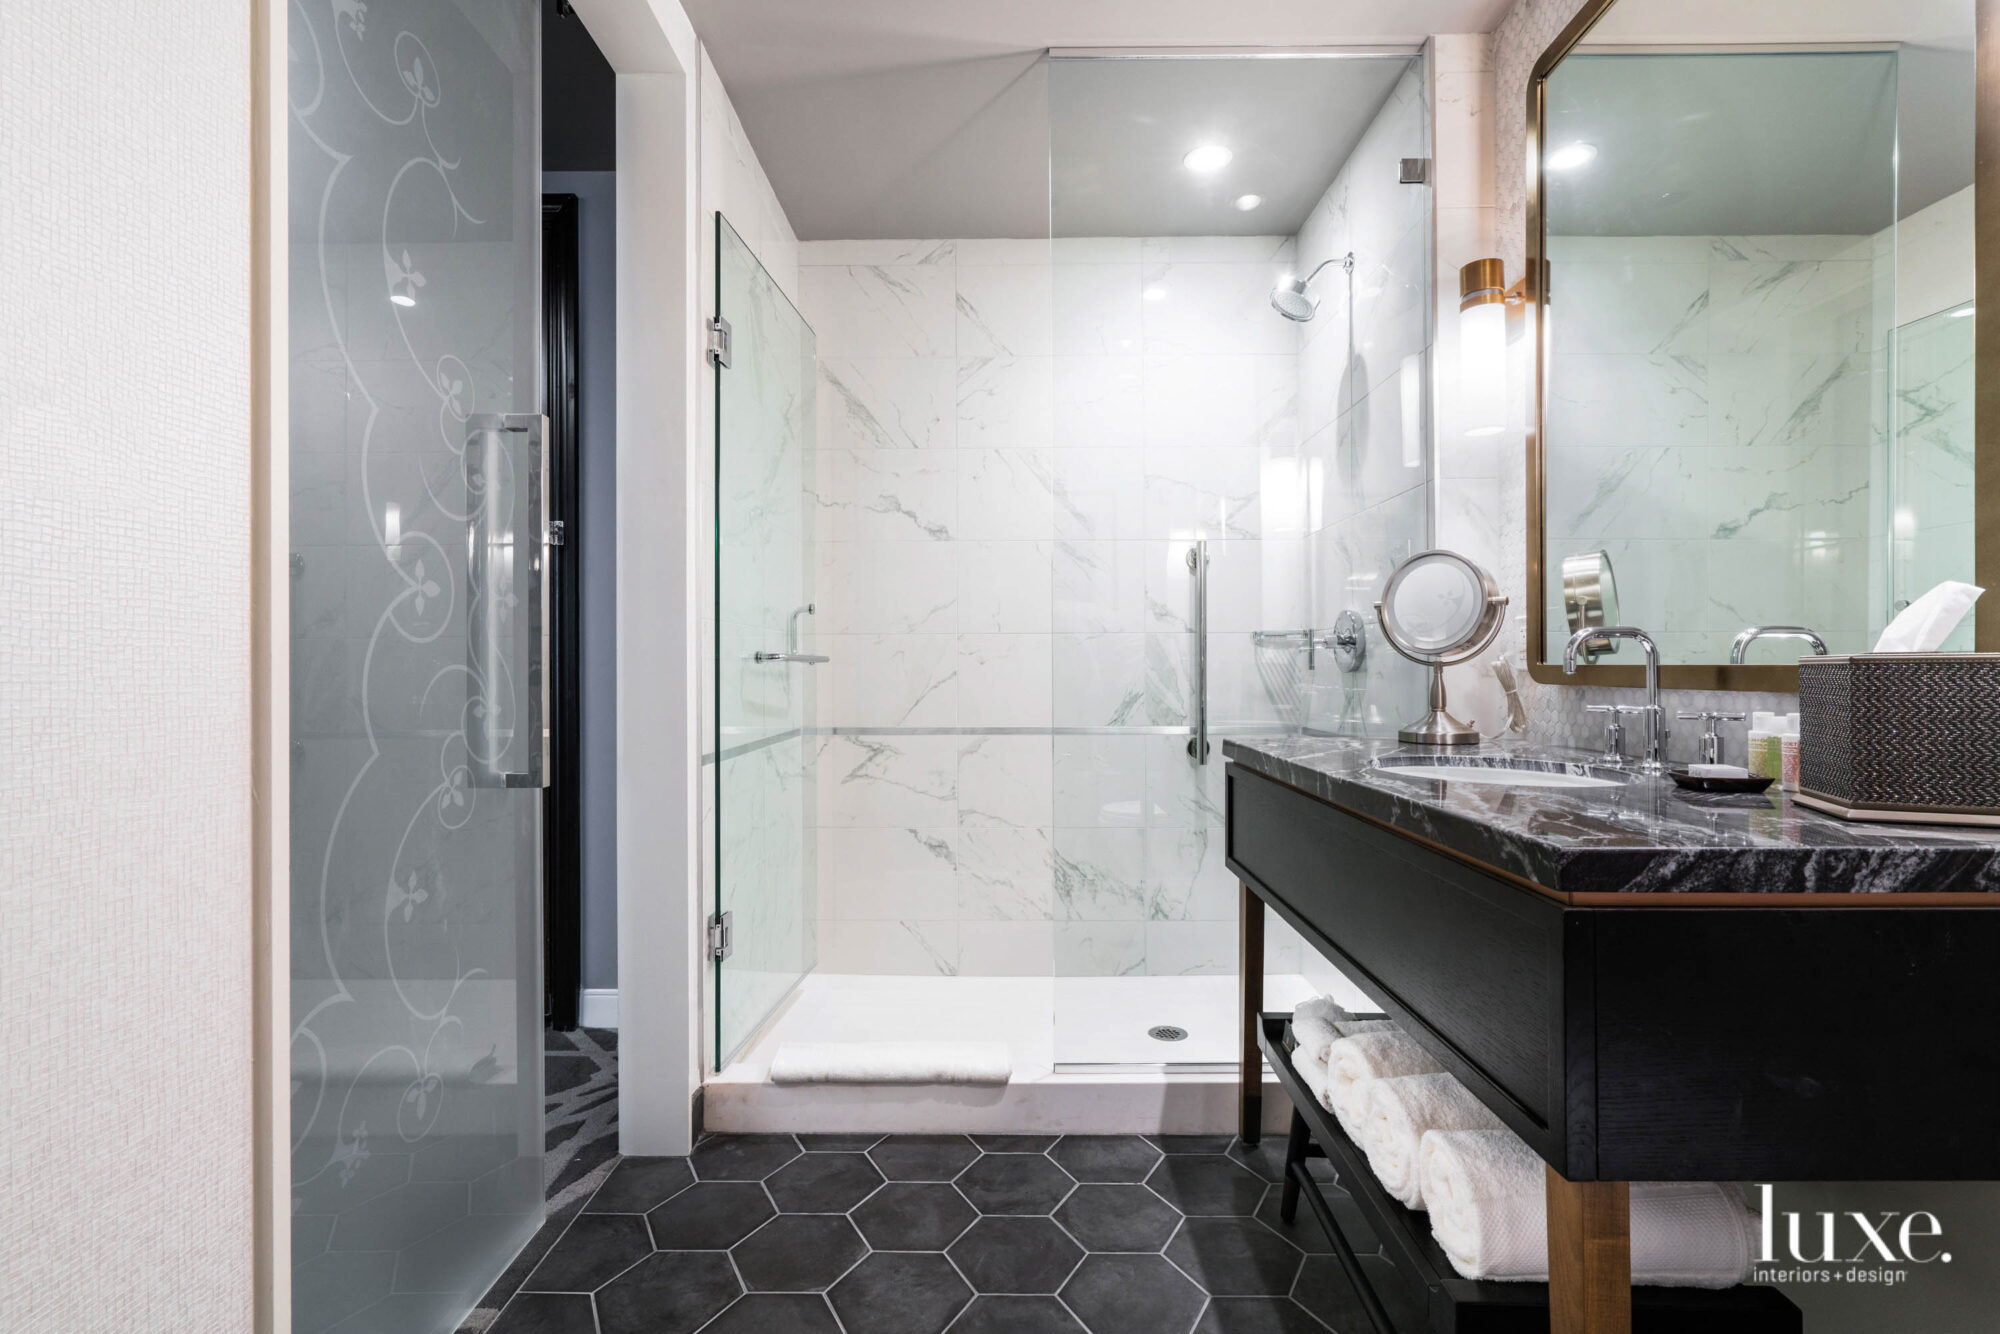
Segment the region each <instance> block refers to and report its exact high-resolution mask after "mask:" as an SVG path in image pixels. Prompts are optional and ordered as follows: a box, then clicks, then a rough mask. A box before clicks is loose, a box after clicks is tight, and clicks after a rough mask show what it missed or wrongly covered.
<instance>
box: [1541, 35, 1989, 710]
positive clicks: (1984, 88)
mask: <svg viewBox="0 0 2000 1334" xmlns="http://www.w3.org/2000/svg"><path fill="white" fill-rule="evenodd" d="M1617 2H1618V0H1584V3H1583V5H1582V6H1581V7H1579V8H1578V10H1577V12H1576V16H1575V17H1574V18H1572V19H1571V20H1570V21H1569V24H1568V26H1566V27H1565V28H1564V29H1563V30H1562V32H1561V33H1560V34H1558V35H1557V37H1556V39H1555V41H1554V42H1552V43H1550V44H1549V47H1548V49H1547V50H1545V51H1543V52H1542V54H1541V56H1540V57H1539V58H1538V59H1537V60H1536V61H1535V65H1534V68H1533V70H1532V71H1531V72H1530V74H1529V76H1528V117H1527V124H1526V127H1525V129H1526V140H1527V142H1526V156H1525V164H1526V167H1527V173H1528V180H1527V199H1526V205H1527V227H1526V238H1525V239H1526V242H1527V294H1528V298H1529V299H1528V301H1527V303H1526V307H1527V310H1528V311H1529V312H1532V314H1531V316H1530V321H1531V322H1530V323H1529V326H1528V336H1529V337H1531V338H1532V339H1533V340H1534V352H1535V379H1534V389H1533V392H1534V399H1533V403H1532V405H1531V406H1532V412H1531V413H1530V417H1529V421H1528V430H1527V441H1526V443H1527V485H1526V493H1527V494H1526V500H1527V506H1526V510H1527V522H1526V525H1525V527H1526V528H1527V544H1528V552H1527V555H1528V562H1527V584H1528V587H1527V589H1526V593H1527V641H1528V642H1527V650H1528V675H1529V676H1530V677H1531V678H1532V679H1533V680H1536V681H1539V682H1541V683H1543V684H1544V685H1569V686H1627V687H1637V686H1642V685H1644V684H1645V675H1646V673H1645V668H1643V667H1641V666H1639V665H1638V664H1636V663H1635V664H1633V665H1632V666H1629V667H1610V666H1581V665H1579V666H1578V667H1577V669H1576V672H1575V673H1574V674H1570V673H1567V672H1564V671H1563V669H1562V664H1561V663H1559V662H1550V661H1549V660H1548V642H1547V638H1548V624H1547V623H1548V596H1547V588H1546V584H1545V580H1546V577H1547V571H1546V570H1545V569H1544V568H1543V552H1542V546H1543V541H1542V539H1543V533H1542V525H1543V522H1544V519H1545V517H1546V516H1545V514H1544V512H1543V510H1544V506H1543V485H1544V482H1545V481H1546V473H1545V469H1544V466H1543V458H1542V437H1543V435H1544V433H1545V427H1544V423H1543V409H1544V406H1545V403H1546V398H1547V393H1548V366H1547V364H1546V361H1547V355H1548V348H1547V347H1545V346H1544V345H1543V341H1542V334H1541V328H1542V324H1541V312H1542V301H1543V298H1544V296H1545V294H1546V293H1547V291H1548V283H1547V282H1546V276H1547V270H1546V269H1545V267H1544V265H1545V263H1546V253H1547V239H1548V238H1547V235H1546V231H1545V228H1546V220H1545V219H1544V217H1543V209H1542V186H1543V181H1542V169H1541V151H1540V149H1541V138H1542V129H1543V124H1544V119H1545V117H1546V114H1547V102H1548V98H1547V91H1548V90H1547V84H1548V77H1549V75H1550V74H1551V73H1553V72H1554V70H1555V68H1556V66H1557V65H1559V64H1561V63H1562V61H1563V58H1564V57H1566V56H1568V55H1569V54H1570V52H1572V51H1573V50H1575V49H1576V47H1577V46H1578V44H1580V43H1581V42H1582V41H1583V39H1584V37H1585V36H1587V35H1588V34H1589V32H1590V30H1591V29H1592V28H1593V27H1595V26H1596V25H1597V23H1598V21H1599V20H1600V19H1602V18H1603V17H1604V16H1605V14H1607V13H1608V12H1610V10H1611V7H1612V6H1613V5H1615V4H1616V3H1617ZM1977 45H1978V55H1977V60H1978V83H1977V88H1978V91H1977V95H1976V100H1977V106H1976V108H1975V112H1974V114H1975V118H1976V120H1975V129H1974V136H1975V145H1976V147H1975V166H1974V172H1973V212H1974V237H1975V239H1974V252H1975V259H1974V263H1975V265H1976V288H1977V297H1978V315H1977V320H1976V322H1975V323H1976V328H1975V330H1974V338H1975V343H1974V352H1973V361H1974V376H1975V383H1976V384H1977V386H1978V387H1977V389H1976V391H1975V397H1974V399H1973V451H1974V453H1973V493H1974V495H1973V569H1974V578H1975V579H1977V581H1978V582H1979V585H1980V587H1982V588H2000V0H1978V19H1977ZM1974 616H1975V618H1974V623H1973V636H1974V644H1975V647H1976V648H1977V649H1978V650H1979V651H1980V652H2000V605H1996V606H1995V607H1993V608H1990V609H1989V611H1988V614H1986V615H1979V614H1978V613H1977V612H1975V614H1974ZM1660 685H1661V687H1662V688H1663V689H1667V690H1756V691H1767V692H1774V693H1783V694H1792V693H1796V692H1797V690H1798V688H1799V669H1798V668H1797V667H1787V666H1782V665H1778V664H1772V663H1758V664H1744V665H1731V664H1729V663H1662V664H1661V665H1660Z"/></svg>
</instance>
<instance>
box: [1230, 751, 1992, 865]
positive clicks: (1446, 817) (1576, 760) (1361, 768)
mask: <svg viewBox="0 0 2000 1334" xmlns="http://www.w3.org/2000/svg"><path fill="white" fill-rule="evenodd" d="M1223 754H1224V755H1225V756H1227V757H1228V759H1230V760H1231V761H1233V762H1235V763H1237V764H1239V765H1242V766H1243V767H1244V768H1246V769H1253V770H1255V771H1257V772H1258V773H1261V774H1265V775H1268V776H1269V777H1271V778H1275V779H1277V780H1279V781H1280V782H1283V783H1286V784H1289V785H1290V786H1292V787H1295V788H1299V789H1301V790H1303V791H1305V792H1309V793H1312V794H1313V795H1315V796H1318V797H1320V798H1322V799H1323V800H1326V801H1329V802H1332V803H1334V804H1335V805H1338V806H1342V807H1345V808H1346V809H1348V810H1350V811H1353V812H1355V813H1356V814H1358V815H1363V816H1367V817H1368V818H1370V819H1373V820H1377V821H1380V822H1381V823H1383V824H1386V825H1389V826H1391V827H1393V828H1396V829H1400V830H1403V831H1405V832H1407V833H1410V834H1413V835H1415V836H1417V837H1419V838H1423V839H1425V840H1428V841H1429V842H1431V843H1435V844H1437V845H1438V846H1440V847H1443V848H1447V849H1449V850H1451V851H1453V852H1456V853H1458V854H1460V855H1462V856H1465V857H1469V858H1472V859H1473V860H1475V861H1479V862H1482V863H1484V864H1486V865H1488V866H1492V867H1495V868H1497V869H1499V870H1502V871H1505V872H1507V873H1509V874H1511V875H1515V876H1519V877H1520V878H1522V879H1524V880H1528V881H1531V882H1533V883H1534V884H1537V885H1542V886H1545V887H1547V888H1549V889H1553V890H1557V891H1560V892H1563V893H1590V894H1601V893H1633V894H1687V893H1704V894H1713V893H1744V894H1779V893H1787V894H1907V893H1974V894H1978V893H2000V830H1977V829H1967V828H1959V827H1953V826H1949V825H1918V824H1859V823H1851V822H1848V821H1845V820H1840V819H1836V818H1834V817H1833V816H1830V815H1823V814H1821V813H1820V812H1818V811H1813V810H1808V809H1807V808H1805V807H1803V806H1800V805H1798V804H1796V803H1795V802H1793V801H1791V800H1790V799H1789V798H1787V797H1786V796H1785V795H1784V794H1783V793H1781V792H1780V791H1778V789H1777V788H1776V787H1773V788H1771V789H1770V790H1769V791H1768V792H1766V793H1763V794H1761V795H1757V796H1716V795H1707V794H1699V793H1691V792H1683V791H1681V790H1680V789H1679V788H1677V787H1675V786H1674V784H1673V782H1672V780H1670V779H1668V778H1664V777H1660V778H1648V777H1645V776H1642V775H1637V774H1634V775H1631V776H1630V781H1628V782H1621V783H1619V784H1617V785H1615V786H1608V787H1595V788H1544V787H1501V786H1495V785H1492V784H1484V783H1469V782H1440V781H1437V780H1434V779H1428V778H1411V777H1399V776H1397V775H1396V774H1395V772H1394V770H1392V769H1385V768H1379V767H1377V766H1376V764H1375V760H1376V759H1377V758H1378V757H1380V756H1384V755H1416V754H1423V755H1426V756H1431V757H1436V756H1442V755H1448V756H1449V758H1448V759H1446V760H1445V761H1444V762H1446V763H1455V762H1456V763H1463V762H1465V761H1467V760H1471V761H1473V762H1475V763H1476V762H1477V761H1478V760H1479V759H1480V758H1482V757H1483V758H1487V759H1488V762H1491V761H1492V760H1495V759H1503V758H1514V759H1533V760H1544V761H1556V762H1558V763H1560V764H1562V765H1564V766H1566V767H1573V768H1574V771H1575V772H1577V773H1579V774H1582V773H1598V774H1602V773H1604V772H1606V771H1603V770H1599V769H1597V768H1595V765H1594V762H1595V757H1594V756H1589V755H1584V754H1582V753H1579V752H1576V751H1565V750H1555V749H1551V748H1549V747H1541V746H1529V745H1523V744H1509V745H1487V746H1481V747H1478V748H1477V749H1471V748H1468V749H1466V750H1464V751H1457V752H1442V751H1419V750H1418V749H1417V748H1415V747H1402V746H1397V745H1396V744H1395V743H1393V742H1387V741H1364V740H1358V739H1349V738H1341V737H1314V736H1298V737H1256V738H1251V739H1246V740H1241V741H1227V742H1225V743H1224V744H1223Z"/></svg>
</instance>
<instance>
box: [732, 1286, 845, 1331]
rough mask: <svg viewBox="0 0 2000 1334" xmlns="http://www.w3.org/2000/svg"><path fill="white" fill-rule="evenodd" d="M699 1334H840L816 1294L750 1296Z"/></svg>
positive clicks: (838, 1326)
mask: <svg viewBox="0 0 2000 1334" xmlns="http://www.w3.org/2000/svg"><path fill="white" fill-rule="evenodd" d="M701 1334H840V1324H839V1322H838V1321H836V1320H835V1319H834V1318H833V1311H832V1310H831V1309H830V1308H829V1307H828V1306H827V1304H826V1298H824V1297H822V1296H819V1295H818V1294H817V1293H814V1294H810V1295H800V1294H797V1293H776V1292H752V1293H749V1294H747V1295H745V1296H742V1297H739V1298H737V1300H736V1304H735V1305H734V1306H732V1307H730V1308H729V1309H728V1310H727V1311H724V1312H723V1313H722V1314H721V1315H719V1316H717V1317H716V1318H715V1323H714V1324H712V1325H708V1326H706V1327H704V1328H703V1330H702V1331H701Z"/></svg>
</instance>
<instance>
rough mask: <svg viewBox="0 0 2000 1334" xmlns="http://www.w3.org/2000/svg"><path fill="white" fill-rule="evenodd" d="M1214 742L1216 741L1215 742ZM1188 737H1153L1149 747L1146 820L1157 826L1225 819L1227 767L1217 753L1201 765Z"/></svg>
mask: <svg viewBox="0 0 2000 1334" xmlns="http://www.w3.org/2000/svg"><path fill="white" fill-rule="evenodd" d="M1210 744H1211V745H1214V744H1215V743H1214V742H1213V741H1211V743H1210ZM1187 746H1188V739H1187V738H1186V737H1180V736H1151V737H1147V738H1146V739H1145V750H1146V823H1147V824H1148V825H1151V826H1154V827H1157V828H1173V829H1202V828H1209V827H1216V826H1220V825H1221V824H1222V823H1223V820H1224V808H1225V797H1224V790H1223V783H1224V779H1223V774H1224V766H1223V765H1222V764H1220V763H1218V762H1217V759H1216V757H1215V756H1214V755H1211V756H1210V757H1209V762H1208V763H1207V764H1205V765H1198V764H1196V763H1195V762H1194V760H1193V758H1192V757H1190V756H1189V755H1188V750H1187Z"/></svg>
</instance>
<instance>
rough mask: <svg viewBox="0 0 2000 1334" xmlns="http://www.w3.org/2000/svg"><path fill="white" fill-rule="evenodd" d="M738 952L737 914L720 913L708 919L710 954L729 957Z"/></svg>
mask: <svg viewBox="0 0 2000 1334" xmlns="http://www.w3.org/2000/svg"><path fill="white" fill-rule="evenodd" d="M735 952H736V914H734V913H719V914H717V915H716V916H714V917H711V918H709V919H708V954H709V957H710V958H712V959H718V960H720V959H727V958H728V957H729V956H730V955H731V954H733V953H735Z"/></svg>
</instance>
